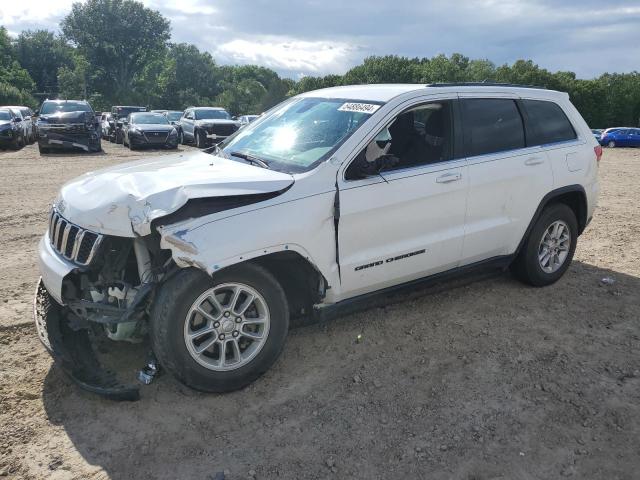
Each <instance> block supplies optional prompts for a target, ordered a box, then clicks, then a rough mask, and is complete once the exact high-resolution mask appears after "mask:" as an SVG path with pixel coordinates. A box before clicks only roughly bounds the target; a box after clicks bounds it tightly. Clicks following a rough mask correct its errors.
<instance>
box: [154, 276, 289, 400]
mask: <svg viewBox="0 0 640 480" xmlns="http://www.w3.org/2000/svg"><path fill="white" fill-rule="evenodd" d="M151 318H152V321H151V344H152V347H153V350H154V352H155V354H156V355H157V357H158V360H159V361H160V363H161V364H162V365H163V366H164V368H166V369H167V370H168V371H169V372H171V373H172V374H173V375H174V376H175V377H176V378H177V379H178V380H180V381H181V382H182V383H184V384H185V385H187V386H189V387H191V388H194V389H196V390H200V391H205V392H229V391H232V390H237V389H239V388H243V387H245V386H246V385H248V384H250V383H251V382H253V381H254V380H256V379H257V378H258V377H260V376H261V375H262V374H263V373H264V372H265V371H267V370H268V369H269V367H270V366H271V365H272V364H273V363H274V362H275V361H276V359H277V358H278V356H279V355H280V352H281V351H282V348H283V346H284V343H285V339H286V336H287V333H288V330H289V308H288V305H287V301H286V297H285V294H284V291H283V289H282V287H281V286H280V284H279V283H278V282H277V280H276V279H275V278H274V277H273V275H271V274H270V273H269V272H268V271H267V270H265V269H264V268H262V267H259V266H257V265H252V264H244V265H240V266H236V267H229V268H228V269H225V270H222V271H221V272H220V273H218V274H216V275H214V277H213V278H211V277H209V276H208V275H207V274H205V273H204V272H202V271H200V270H196V269H192V268H190V269H184V270H182V271H180V272H179V273H178V274H176V275H175V276H174V277H173V278H172V279H170V280H169V281H168V282H167V283H166V284H164V285H163V286H162V288H161V289H160V291H159V294H158V297H157V298H156V301H155V302H154V306H153V310H152V312H151Z"/></svg>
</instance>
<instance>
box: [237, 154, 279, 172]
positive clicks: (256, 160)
mask: <svg viewBox="0 0 640 480" xmlns="http://www.w3.org/2000/svg"><path fill="white" fill-rule="evenodd" d="M231 155H232V156H234V157H238V158H241V159H243V160H246V161H247V162H250V163H253V164H254V165H258V166H260V167H262V168H266V169H267V170H268V169H269V168H270V167H269V164H268V163H267V162H265V161H264V160H262V159H260V158H258V157H254V156H253V155H250V154H248V153H245V152H231Z"/></svg>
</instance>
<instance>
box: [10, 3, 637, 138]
mask: <svg viewBox="0 0 640 480" xmlns="http://www.w3.org/2000/svg"><path fill="white" fill-rule="evenodd" d="M60 29H61V33H59V34H56V33H54V32H50V31H46V30H35V31H31V30H29V31H24V32H22V33H20V34H19V35H18V36H17V37H16V38H11V37H10V36H9V35H8V33H7V31H6V29H5V28H4V27H0V104H4V105H7V104H21V105H30V106H32V107H35V106H37V104H38V103H39V102H40V101H42V100H43V99H44V98H47V97H48V98H85V99H87V100H89V101H90V102H91V104H92V105H93V107H94V108H95V109H96V110H108V109H109V108H110V107H111V105H125V104H127V105H129V104H133V105H145V106H148V107H150V108H168V109H184V108H186V107H187V106H190V105H216V106H222V107H225V108H226V109H228V110H229V111H230V112H232V113H233V114H245V113H260V112H262V111H264V110H266V109H268V108H270V107H272V106H273V105H275V104H277V103H278V102H280V101H282V100H283V99H285V98H286V97H288V96H291V95H295V94H298V93H301V92H305V91H308V90H314V89H317V88H324V87H331V86H336V85H349V84H364V83H418V84H419V83H423V84H425V83H434V82H483V81H486V82H505V83H517V84H525V85H535V86H541V87H546V88H552V89H555V90H562V91H565V92H568V93H569V95H570V97H571V100H572V102H573V103H574V105H575V106H576V107H577V108H578V110H579V111H580V112H581V113H582V115H583V116H584V118H585V119H586V120H587V122H588V123H589V125H590V126H592V127H594V128H596V127H607V126H621V125H638V123H639V120H640V74H639V73H638V72H632V73H622V74H619V73H605V74H603V75H601V76H599V77H597V78H593V79H579V78H576V75H575V73H573V72H569V71H558V72H550V71H548V70H546V69H544V68H540V67H539V66H538V65H536V64H535V63H533V62H532V61H531V60H518V61H516V62H514V63H513V64H504V65H496V64H494V63H493V62H491V61H489V60H486V59H475V60H472V59H469V58H468V57H465V56H464V55H461V54H459V53H455V54H453V55H451V56H445V55H437V56H434V57H431V58H407V57H402V56H397V55H387V56H373V57H369V58H366V59H365V60H364V61H363V62H362V64H360V65H357V66H355V67H353V68H352V69H350V70H349V71H348V72H346V73H345V74H344V75H327V76H324V77H303V78H301V79H299V80H297V81H296V80H292V79H289V78H281V77H280V76H279V75H278V74H277V73H276V72H275V71H273V70H271V69H268V68H264V67H260V66H256V65H245V66H227V65H219V64H217V63H216V61H215V59H214V58H213V57H212V56H211V54H209V53H208V52H203V51H200V50H199V49H198V48H197V47H196V46H194V45H190V44H186V43H172V42H171V41H170V39H171V25H170V22H169V20H168V19H167V18H165V17H163V16H162V15H161V14H160V13H159V12H157V11H155V10H152V9H150V8H147V7H145V6H144V5H143V4H142V3H140V2H138V1H135V0H88V1H87V2H85V3H75V4H74V5H73V6H72V8H71V11H70V12H69V14H68V15H67V16H66V17H64V19H63V20H62V22H61V24H60Z"/></svg>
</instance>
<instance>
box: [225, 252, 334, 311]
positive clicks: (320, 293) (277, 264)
mask: <svg viewBox="0 0 640 480" xmlns="http://www.w3.org/2000/svg"><path fill="white" fill-rule="evenodd" d="M249 262H250V263H254V264H257V265H260V266H261V267H263V268H264V269H266V270H267V271H269V272H270V273H271V274H272V275H273V276H274V277H275V278H276V280H277V281H278V283H280V286H281V287H282V289H283V290H284V293H285V295H286V297H287V302H288V304H289V311H290V312H291V315H292V316H293V317H297V316H303V315H308V314H310V313H311V312H312V308H313V305H314V304H316V303H319V302H320V301H321V300H322V299H323V298H324V296H325V292H326V289H327V285H328V284H327V280H326V278H325V277H324V275H323V274H322V273H321V272H320V271H319V270H318V269H317V268H316V266H315V265H314V264H313V263H311V261H310V260H309V259H308V258H305V257H303V256H302V255H301V254H300V253H298V252H296V251H292V250H285V251H281V252H274V253H270V254H267V255H263V256H260V257H256V258H254V259H252V260H249ZM236 265H237V264H236Z"/></svg>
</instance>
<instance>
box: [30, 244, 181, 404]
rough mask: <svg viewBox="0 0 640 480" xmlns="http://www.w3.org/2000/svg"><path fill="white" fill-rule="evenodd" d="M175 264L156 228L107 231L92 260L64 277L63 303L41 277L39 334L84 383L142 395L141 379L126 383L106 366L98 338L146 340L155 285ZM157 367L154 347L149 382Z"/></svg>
mask: <svg viewBox="0 0 640 480" xmlns="http://www.w3.org/2000/svg"><path fill="white" fill-rule="evenodd" d="M172 269H173V270H175V269H176V267H175V265H174V264H173V262H172V261H171V255H170V252H169V251H167V250H160V248H159V236H157V234H156V236H155V238H154V236H153V235H151V236H148V237H146V238H145V239H143V238H135V239H132V238H121V237H104V239H103V241H102V242H101V244H100V246H99V248H98V250H97V252H96V253H95V255H94V257H93V258H92V260H91V263H90V265H87V266H85V267H82V268H78V269H76V270H75V271H74V272H72V273H71V274H69V275H68V276H67V277H66V278H65V279H64V282H63V288H62V294H63V299H64V302H65V305H64V306H62V305H60V304H58V303H57V302H56V301H55V300H53V299H52V298H51V297H50V295H49V293H48V292H47V290H46V287H45V286H44V284H43V283H42V282H40V283H39V285H38V290H37V292H36V299H35V304H34V314H35V317H36V324H37V326H38V330H39V333H40V337H41V339H42V340H43V343H44V344H45V346H47V347H48V349H49V350H50V352H51V353H52V355H53V356H54V358H56V360H58V361H59V363H60V365H61V366H62V368H63V369H64V370H65V371H66V372H67V373H68V374H69V375H70V376H71V377H72V378H73V379H74V380H75V381H76V382H78V383H79V384H80V386H81V387H83V388H84V389H86V390H89V391H92V392H94V393H98V394H101V395H103V396H106V397H108V398H111V399H115V400H137V399H138V398H139V392H138V386H137V385H135V384H127V383H122V382H120V381H119V380H118V379H117V377H116V375H115V374H114V373H112V372H110V371H108V370H106V369H105V368H103V366H102V365H101V363H100V361H99V359H98V356H97V355H96V351H95V348H96V344H97V343H98V342H100V341H103V342H104V341H105V340H106V339H108V340H111V341H124V342H131V343H140V342H142V341H143V339H144V336H145V335H146V333H147V331H148V319H149V312H150V305H151V301H152V299H153V296H154V293H155V290H156V288H157V287H158V285H160V284H161V282H162V281H163V279H166V278H168V277H169V276H170V274H171V271H172ZM45 319H46V320H45ZM149 372H151V376H150V375H149ZM156 372H157V367H156V365H155V361H154V359H153V358H152V354H151V353H150V354H149V359H148V361H147V364H146V366H145V367H144V369H143V370H142V371H141V372H140V374H139V376H140V380H141V381H142V382H143V383H149V382H150V381H151V379H152V377H153V375H155V373H156Z"/></svg>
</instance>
